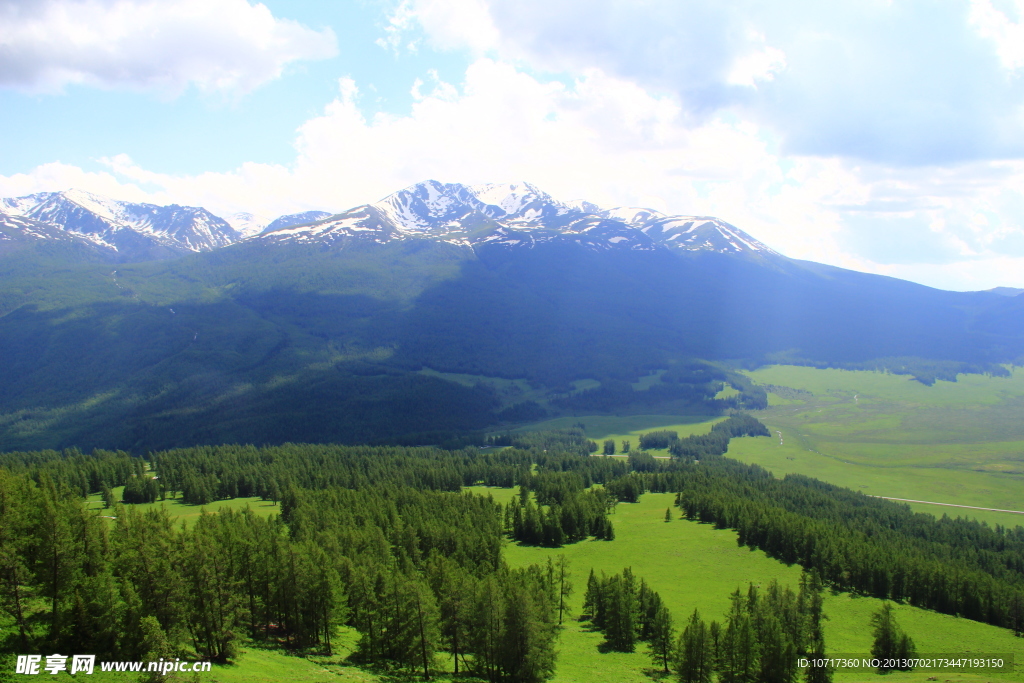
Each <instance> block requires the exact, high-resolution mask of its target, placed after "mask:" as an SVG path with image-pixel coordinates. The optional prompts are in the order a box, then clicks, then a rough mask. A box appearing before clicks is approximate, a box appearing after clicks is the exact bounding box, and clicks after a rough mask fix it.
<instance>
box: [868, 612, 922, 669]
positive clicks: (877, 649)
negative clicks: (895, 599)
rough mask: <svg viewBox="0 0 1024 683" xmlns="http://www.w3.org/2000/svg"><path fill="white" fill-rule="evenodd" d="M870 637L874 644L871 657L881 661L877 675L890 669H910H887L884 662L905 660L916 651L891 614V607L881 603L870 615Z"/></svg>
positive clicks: (912, 642)
mask: <svg viewBox="0 0 1024 683" xmlns="http://www.w3.org/2000/svg"><path fill="white" fill-rule="evenodd" d="M871 626H872V635H873V636H874V643H873V644H872V646H871V656H872V657H873V658H875V659H878V660H881V662H880V663H881V666H879V667H878V673H886V672H887V671H890V670H891V668H898V669H900V670H904V671H907V670H909V669H910V667H907V668H904V667H902V666H900V667H887V666H885V663H886V662H885V660H891V659H907V658H911V657H913V656H914V655H915V653H916V651H917V649H916V648H915V646H914V641H913V640H912V639H911V638H910V637H909V636H908V635H907V634H905V633H904V632H903V629H901V628H900V626H899V624H897V623H896V617H894V616H893V613H892V605H891V604H890V603H888V602H883V603H882V606H881V608H879V610H878V611H877V612H875V613H874V614H873V615H871Z"/></svg>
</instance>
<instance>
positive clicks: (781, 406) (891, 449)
mask: <svg viewBox="0 0 1024 683" xmlns="http://www.w3.org/2000/svg"><path fill="white" fill-rule="evenodd" d="M748 374H749V376H750V377H751V379H753V380H754V381H755V382H757V383H758V384H762V385H771V386H773V387H776V388H779V387H787V388H789V389H792V390H799V391H788V390H786V389H777V391H778V393H772V394H770V397H772V398H777V399H781V400H783V401H785V402H784V403H780V402H778V401H772V403H774V404H775V405H770V406H769V408H768V409H767V410H765V411H761V412H760V413H759V414H758V417H759V418H760V419H761V420H762V421H763V422H764V423H765V424H766V425H768V426H769V428H770V429H771V430H772V433H773V435H774V437H773V438H772V439H766V438H756V439H752V438H744V439H737V440H735V441H733V443H732V445H731V446H730V449H729V456H730V457H734V458H737V459H740V460H743V461H745V462H756V463H758V464H760V465H762V466H764V467H766V468H767V469H770V470H772V471H773V472H775V473H776V475H779V476H782V475H784V474H787V473H791V472H792V473H799V474H805V475H808V476H812V477H816V478H818V479H822V480H824V481H828V482H831V483H834V484H839V485H841V486H847V487H849V488H852V489H855V490H859V491H863V492H864V493H867V494H871V495H877V496H887V497H893V498H909V499H915V500H925V501H936V502H941V503H953V504H957V505H971V506H977V507H987V508H1000V509H1006V510H1022V509H1024V420H1022V419H1021V416H1022V415H1024V370H1019V369H1018V370H1015V371H1014V372H1013V375H1012V377H1009V378H996V377H987V376H981V375H960V377H959V378H958V381H957V382H944V381H938V382H936V383H935V385H933V386H930V387H929V386H925V385H923V384H921V383H920V382H917V381H914V380H912V379H911V378H909V377H907V376H904V375H891V374H885V373H879V372H865V371H848V370H834V369H828V370H819V369H815V368H805V367H793V366H772V367H769V368H763V369H760V370H756V371H754V372H751V373H748ZM794 397H798V398H794ZM779 432H781V439H780V437H779ZM912 506H913V507H914V509H915V510H918V511H921V512H928V513H931V514H935V515H942V514H948V515H950V516H953V517H955V516H958V515H959V516H967V517H973V518H976V519H979V520H985V521H987V522H989V523H990V524H997V523H998V524H1004V525H1011V526H1013V525H1018V524H1024V515H1015V514H1010V513H998V512H987V511H981V510H970V509H965V508H953V507H944V506H936V505H926V504H917V503H915V504H912Z"/></svg>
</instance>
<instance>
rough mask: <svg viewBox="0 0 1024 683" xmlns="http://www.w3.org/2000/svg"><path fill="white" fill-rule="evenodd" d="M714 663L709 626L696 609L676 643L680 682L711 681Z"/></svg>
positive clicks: (697, 682)
mask: <svg viewBox="0 0 1024 683" xmlns="http://www.w3.org/2000/svg"><path fill="white" fill-rule="evenodd" d="M713 665H714V656H713V652H712V650H711V638H710V634H709V633H708V626H707V624H706V623H705V622H704V620H703V619H701V618H700V612H698V611H697V610H694V611H693V614H692V615H690V621H689V623H687V625H686V628H685V629H683V632H682V634H680V636H679V640H678V642H677V644H676V652H675V670H676V676H677V677H678V680H679V683H711V674H712V672H713Z"/></svg>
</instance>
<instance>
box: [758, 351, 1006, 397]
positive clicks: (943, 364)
mask: <svg viewBox="0 0 1024 683" xmlns="http://www.w3.org/2000/svg"><path fill="white" fill-rule="evenodd" d="M767 361H768V362H771V363H784V364H788V365H804V366H810V367H812V368H819V369H822V368H839V369H842V370H871V371H874V372H888V373H892V374H894V375H910V376H912V377H913V378H914V379H916V380H917V381H918V382H920V383H921V384H924V385H927V386H931V385H933V384H935V381H936V380H939V379H941V380H943V381H946V382H955V381H956V376H957V375H991V376H992V377H1009V376H1010V371H1009V370H1007V369H1006V368H1005V367H1004V366H1002V365H999V364H998V363H968V362H966V361H958V360H933V359H930V358H917V357H915V356H890V357H886V358H875V359H873V360H866V361H854V362H837V361H816V360H809V359H806V358H793V357H789V356H786V355H776V356H769V357H768V358H767ZM769 391H771V390H770V389H769Z"/></svg>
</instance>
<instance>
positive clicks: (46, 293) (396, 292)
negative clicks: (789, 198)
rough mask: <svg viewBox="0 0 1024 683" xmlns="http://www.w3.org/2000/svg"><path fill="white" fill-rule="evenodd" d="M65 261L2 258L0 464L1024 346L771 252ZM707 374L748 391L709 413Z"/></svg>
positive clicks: (636, 394) (929, 306) (558, 250)
mask: <svg viewBox="0 0 1024 683" xmlns="http://www.w3.org/2000/svg"><path fill="white" fill-rule="evenodd" d="M623 229H625V228H623ZM538 239H539V238H538ZM78 246H80V245H78ZM78 246H75V245H68V246H67V247H66V248H65V246H63V245H62V243H58V242H44V243H40V244H35V243H33V244H31V245H22V248H19V249H15V250H14V251H12V252H9V253H5V254H0V359H2V363H3V373H2V374H0V446H2V447H3V448H5V449H12V448H20V449H31V448H42V447H47V448H65V447H76V446H77V447H80V448H84V449H86V450H88V449H91V448H95V447H102V448H111V447H114V448H123V449H128V450H131V451H133V452H135V453H143V452H145V451H147V450H151V449H161V448H169V447H174V446H189V445H195V444H203V443H227V442H249V443H259V444H263V443H268V444H270V443H278V444H279V443H284V442H287V441H331V442H344V443H371V442H378V441H379V442H392V443H399V442H401V443H416V442H418V443H441V442H445V441H446V440H447V439H450V438H455V437H459V436H465V435H466V434H468V433H471V432H474V431H478V430H482V429H485V428H488V427H491V428H493V427H494V426H495V425H500V424H503V423H506V424H507V423H509V422H515V421H517V420H518V421H524V420H536V419H539V418H542V417H544V416H548V415H565V414H570V415H571V414H575V413H578V412H626V413H629V412H648V413H650V412H662V413H667V412H673V413H677V414H688V415H700V414H720V413H721V412H722V411H723V410H726V409H729V408H759V407H763V392H761V393H760V395H759V396H758V395H755V394H757V392H754V393H750V392H747V390H746V388H745V385H744V380H743V379H742V377H741V376H740V375H738V374H737V373H735V372H732V371H731V370H730V369H729V368H730V367H732V368H735V367H736V366H737V365H743V366H752V365H757V364H759V363H762V362H765V361H768V360H773V359H774V360H788V361H790V362H800V363H810V364H818V365H827V366H841V367H883V368H886V369H890V370H894V371H903V372H909V373H911V374H913V375H914V376H917V377H919V378H920V379H921V380H922V381H924V382H933V381H934V380H935V379H936V378H938V377H941V378H947V379H948V378H950V377H952V378H955V376H956V373H957V372H1005V371H1004V370H1003V369H1002V368H1001V367H1000V366H999V365H997V364H998V363H1005V362H1010V361H1013V360H1015V359H1017V358H1019V357H1020V356H1021V355H1022V354H1024V336H1021V334H1020V330H1019V325H1016V324H1015V323H1007V324H1005V325H1004V324H1003V323H1002V322H1001V321H1003V320H1004V319H1006V320H1011V319H1012V318H1014V316H1015V315H1016V308H1015V306H1016V304H1015V303H1014V301H1015V299H1013V298H1008V297H1004V296H999V295H997V294H992V293H988V292H980V293H956V292H942V291H938V290H933V289H929V288H927V287H922V286H919V285H915V284H912V283H908V282H902V281H898V280H894V279H891V278H883V277H878V276H873V275H865V274H860V273H853V272H851V271H843V270H839V269H835V268H829V267H825V266H820V265H816V264H810V263H804V262H797V261H791V260H789V259H786V258H784V257H782V256H779V255H777V254H773V253H769V252H765V253H760V252H757V253H753V252H752V253H746V252H738V253H734V252H731V251H730V252H728V253H719V252H716V251H707V250H695V251H693V250H691V251H685V250H683V251H680V250H675V251H673V250H671V249H668V248H660V247H657V246H656V245H655V246H650V245H649V246H650V248H644V249H635V250H634V249H597V248H595V247H594V245H592V244H590V243H589V242H578V241H572V240H561V241H559V240H550V241H537V242H536V243H531V245H530V246H529V247H526V246H523V245H520V244H512V243H510V242H508V241H507V240H506V241H498V242H493V243H492V242H481V243H479V244H474V245H472V246H468V245H466V244H461V243H458V242H457V241H455V242H450V241H443V240H434V239H427V238H417V237H415V236H413V237H407V238H403V239H395V240H391V241H384V242H383V243H378V242H376V241H373V240H368V239H357V238H356V237H346V238H345V239H343V240H340V241H333V242H324V243H316V242H312V243H293V242H282V243H277V242H272V241H265V240H264V241H260V240H249V241H243V242H239V243H237V244H234V245H231V246H229V247H224V248H220V249H216V250H214V251H209V252H205V253H201V254H193V255H189V256H185V257H181V258H177V259H172V260H168V261H160V262H147V263H135V264H131V263H123V264H115V265H112V264H104V263H92V262H90V261H89V259H87V258H80V257H78V256H75V255H73V254H72V253H71V251H68V250H70V249H71V248H72V247H74V248H75V249H77V248H78ZM62 250H63V251H62ZM72 251H73V250H72ZM424 368H427V369H429V370H432V371H439V372H441V373H458V374H461V375H466V376H472V377H475V378H478V379H477V380H476V381H475V382H466V381H462V382H453V381H450V380H449V378H447V377H443V376H437V375H434V376H433V377H424V376H422V375H421V374H420V371H421V370H423V369H424ZM652 373H660V375H659V378H658V380H657V381H656V382H655V383H654V384H653V385H651V386H647V387H645V388H643V389H640V390H638V389H637V388H636V387H633V386H630V385H631V384H632V383H636V382H637V379H638V378H639V377H642V376H647V375H651V374H652ZM498 380H520V381H523V382H527V383H529V384H530V386H531V387H532V395H531V398H529V399H517V397H516V396H515V395H512V394H500V392H499V393H495V392H494V389H495V387H496V386H497V385H496V382H497V381H498ZM579 381H586V382H587V387H589V388H585V389H577V388H576V386H575V383H577V382H579ZM711 382H717V383H718V386H717V387H715V386H712V384H710V383H711ZM722 383H729V384H732V385H733V386H734V387H736V388H738V389H741V390H743V391H744V392H745V393H744V394H743V395H742V396H741V397H740V398H738V399H735V400H725V401H724V402H723V401H722V400H721V399H719V400H717V401H716V400H715V399H714V396H715V394H716V393H717V392H718V390H719V389H720V388H721V386H722ZM474 384H476V386H474ZM746 385H749V382H746ZM428 397H430V398H429V400H428Z"/></svg>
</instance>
